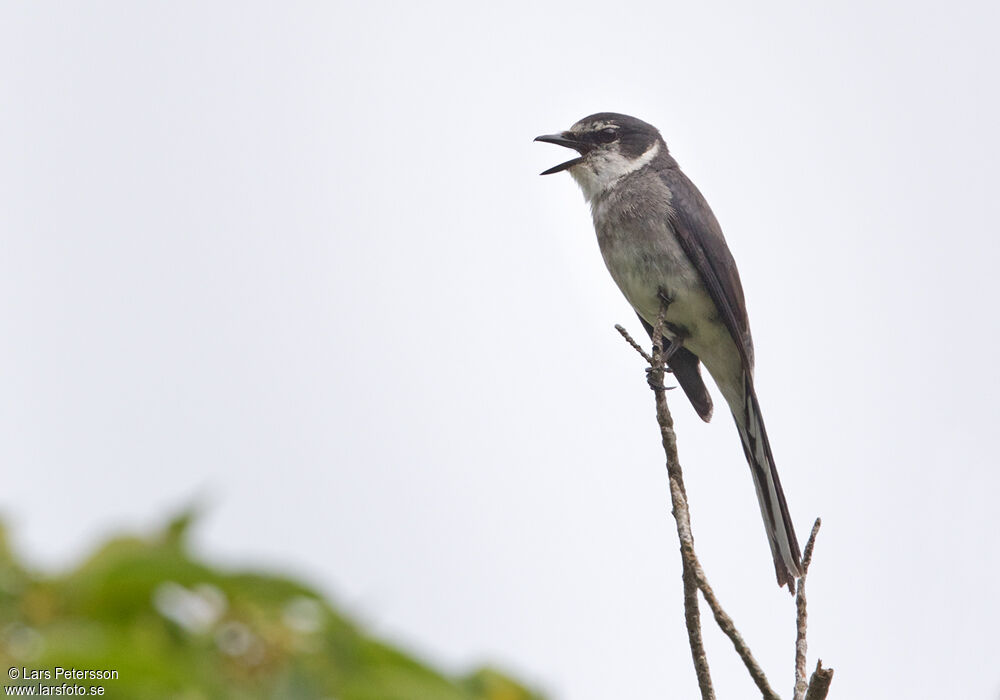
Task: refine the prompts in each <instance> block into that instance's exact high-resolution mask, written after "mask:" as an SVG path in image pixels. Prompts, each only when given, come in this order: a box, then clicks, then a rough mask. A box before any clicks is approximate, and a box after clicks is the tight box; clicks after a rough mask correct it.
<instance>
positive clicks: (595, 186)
mask: <svg viewBox="0 0 1000 700" xmlns="http://www.w3.org/2000/svg"><path fill="white" fill-rule="evenodd" d="M659 152H660V142H659V141H654V142H653V145H652V146H650V147H649V148H647V149H646V151H645V153H643V154H642V155H641V156H639V157H638V158H636V159H635V160H633V161H628V160H626V159H625V158H624V157H622V155H621V154H620V153H618V152H614V153H612V154H610V157H608V156H605V157H604V158H603V159H602V160H603V162H601V163H588V162H586V161H584V162H583V163H581V164H580V165H575V166H573V167H572V168H570V169H569V173H570V175H572V176H573V179H574V180H576V181H577V184H579V185H580V188H581V189H582V190H583V196H584V197H586V199H587V201H590V200H592V199H593V198H594V197H596V196H597V195H598V194H600V193H601V192H604V191H605V190H607V189H609V188H611V187H613V186H614V184H615V183H616V182H618V181H619V180H621V179H622V178H623V177H625V176H626V175H628V174H630V173H634V172H635V171H636V170H639V169H640V168H642V167H645V166H646V165H648V164H649V163H650V161H652V160H653V158H655V157H656V155H657V154H658V153H659ZM595 166H596V172H595Z"/></svg>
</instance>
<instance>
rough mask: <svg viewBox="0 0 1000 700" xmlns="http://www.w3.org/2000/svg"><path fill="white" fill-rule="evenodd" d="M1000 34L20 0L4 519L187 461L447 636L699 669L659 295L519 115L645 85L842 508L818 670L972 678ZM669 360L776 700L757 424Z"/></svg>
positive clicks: (641, 101)
mask: <svg viewBox="0 0 1000 700" xmlns="http://www.w3.org/2000/svg"><path fill="white" fill-rule="evenodd" d="M998 31H1000V14H998V9H997V6H996V4H995V3H986V2H982V3H950V4H943V3H923V2H917V3H914V2H905V3H904V2H879V3H860V2H856V3H850V2H849V3H825V4H823V5H822V6H815V5H814V6H806V5H805V4H802V3H792V2H789V3H785V4H777V3H752V4H750V3H728V4H727V3H668V2H659V1H658V2H650V3H645V4H644V3H627V2H625V3H612V4H608V3H581V2H573V3H551V4H539V3H518V2H505V3H495V4H494V5H493V6H490V7H486V6H480V5H479V4H476V3H467V2H441V3H433V2H432V3H410V4H403V3H395V4H377V3H370V4H369V5H368V6H367V7H365V8H361V7H358V6H349V5H348V4H347V3H318V2H317V3H295V2H293V3H242V2H241V3H235V2H234V3H204V2H149V3H130V2H94V3H56V2H48V3H46V2H31V3H15V2H8V3H4V4H3V5H0V192H2V193H3V197H2V199H3V206H2V207H0V234H2V237H0V243H2V254H0V298H2V299H3V300H4V301H3V302H2V303H0V463H2V464H3V465H4V469H3V477H4V483H3V487H2V493H0V511H2V513H3V517H4V519H5V521H6V522H7V524H8V525H9V527H11V528H12V530H13V533H12V539H13V542H14V544H15V546H16V548H17V549H18V550H19V551H20V552H22V553H23V554H24V556H26V557H28V558H29V559H30V560H31V561H33V562H35V563H37V564H38V565H39V566H42V567H45V568H47V569H49V570H53V571H55V570H58V569H59V568H60V567H65V566H68V565H70V564H72V563H73V562H75V561H78V560H79V559H80V558H81V557H83V556H84V555H85V554H86V553H87V552H88V551H89V550H90V548H91V547H93V546H94V545H95V544H96V543H98V542H99V541H101V539H102V538H104V537H105V536H107V535H108V534H110V533H112V532H117V531H119V530H121V529H123V528H124V529H134V530H139V531H147V532H148V531H152V529H153V528H155V527H156V526H157V524H158V523H160V522H162V520H163V519H164V518H166V517H167V516H168V515H169V514H170V513H171V512H173V511H174V510H175V509H177V508H179V507H181V506H182V505H184V504H186V503H188V502H191V501H192V500H199V499H200V500H202V501H204V502H205V504H206V514H205V517H204V519H203V521H202V523H201V525H200V528H199V530H198V536H197V543H196V544H197V548H198V551H199V552H200V553H202V554H203V555H205V556H207V557H211V558H212V560H213V561H220V560H221V561H224V562H226V563H227V564H229V565H233V566H252V567H255V568H262V567H267V568H274V569H278V570H281V571H289V572H291V573H293V574H295V575H300V576H302V577H304V578H305V579H306V580H307V581H310V582H311V583H313V584H314V585H315V586H317V587H318V588H319V589H321V590H322V591H324V592H325V593H327V594H328V595H330V596H331V597H332V598H333V599H334V600H336V601H338V602H339V603H340V604H342V605H343V606H345V607H346V608H347V609H348V610H350V611H353V613H354V614H355V615H357V616H358V617H359V619H361V620H363V621H364V622H365V623H366V624H368V625H370V627H371V628H372V629H373V630H374V631H375V632H377V633H378V634H380V635H383V636H385V637H387V638H388V639H390V640H392V641H394V642H397V643H400V644H402V645H404V646H405V647H407V648H410V649H415V650H418V651H419V653H420V654H421V655H422V656H423V658H425V659H426V660H428V661H429V662H431V663H433V664H435V665H438V666H440V667H443V668H445V669H447V670H449V671H454V672H462V671H465V670H467V669H469V668H470V667H472V666H474V665H476V664H479V663H482V662H485V661H489V662H491V663H497V664H500V665H502V666H504V667H505V668H507V669H508V670H510V671H512V672H514V673H516V674H517V675H519V676H520V677H521V678H524V679H526V680H528V681H529V682H531V683H533V684H535V685H536V686H537V687H539V688H540V689H542V690H544V691H545V692H547V693H548V694H549V695H550V696H551V697H552V698H553V699H557V700H571V699H572V700H606V699H607V698H638V699H641V698H664V697H685V698H686V697H694V696H695V693H696V685H695V679H694V674H693V671H692V669H691V663H690V655H689V652H688V649H687V642H686V636H685V632H684V626H683V614H682V606H681V586H680V562H679V559H678V556H677V544H676V536H675V534H674V529H673V528H674V526H673V521H672V519H671V517H670V513H669V494H668V489H667V483H666V474H665V470H664V467H663V456H662V452H661V449H660V446H659V439H658V433H657V428H656V423H655V418H654V415H653V399H652V395H651V393H650V392H649V390H648V389H647V388H646V384H645V378H644V374H643V371H642V370H643V367H642V362H641V361H640V359H639V358H638V357H637V356H636V355H635V354H634V352H633V351H632V350H630V349H629V348H628V347H626V346H625V345H624V343H623V342H622V341H621V339H620V338H619V337H618V335H617V333H615V332H614V330H613V325H614V324H615V323H623V324H625V325H626V326H627V327H629V328H631V329H632V331H633V332H634V333H635V334H636V335H637V337H638V335H639V334H640V333H641V328H640V327H639V324H638V322H637V321H636V320H635V318H634V315H633V313H632V312H631V310H630V308H629V307H628V304H627V303H626V302H625V300H624V299H623V298H622V297H621V295H620V294H619V292H618V291H617V289H616V288H615V287H614V284H613V283H612V281H611V279H610V277H609V276H608V274H607V272H606V271H605V269H604V266H603V263H602V261H601V258H600V254H599V252H598V249H597V244H596V241H595V237H594V233H593V229H592V226H591V222H590V217H589V212H588V210H587V207H586V205H585V203H584V201H583V198H582V196H581V194H580V193H579V191H578V190H577V188H576V185H575V184H574V183H573V182H572V181H571V179H570V177H569V176H568V175H566V174H561V175H557V176H553V177H547V178H540V177H538V176H537V173H538V172H540V171H541V170H543V169H545V168H547V167H549V166H551V165H554V164H555V163H558V162H560V161H561V160H563V159H565V157H566V156H565V154H564V152H562V151H561V149H558V148H556V147H555V146H550V145H546V144H538V143H533V142H532V138H533V137H534V136H536V135H538V134H542V133H550V132H553V131H558V130H560V129H564V128H566V127H568V126H569V125H570V124H572V123H573V122H574V121H576V120H577V119H579V118H580V117H582V116H585V115H587V114H590V113H592V112H597V111H618V112H625V113H628V114H632V115H634V116H637V117H640V118H642V119H645V120H647V121H649V122H651V123H653V124H655V125H656V126H658V127H659V128H660V130H661V131H662V133H663V135H664V137H665V139H666V141H667V144H668V145H669V146H670V148H671V152H672V153H673V154H674V155H675V157H676V158H677V160H678V161H679V162H680V164H681V166H682V168H683V169H684V170H685V172H687V174H688V175H689V176H690V177H691V178H692V179H693V180H694V182H695V183H696V184H697V185H698V187H699V188H700V189H701V190H702V192H703V193H704V194H705V196H706V198H707V199H708V201H709V203H710V204H711V206H712V208H713V209H714V211H715V213H716V215H717V216H718V218H719V220H720V221H721V223H722V227H723V230H724V231H725V233H726V236H727V239H728V241H729V245H730V248H731V249H732V251H733V254H734V256H735V258H736V260H737V263H738V264H739V266H740V270H741V274H742V278H743V284H744V288H745V290H746V296H747V303H748V307H749V312H750V322H751V327H752V329H753V333H754V339H755V343H756V349H757V386H758V393H759V395H760V400H761V404H762V408H763V413H764V416H765V418H766V420H767V426H768V432H769V434H770V436H771V440H772V442H773V447H774V452H775V456H776V459H777V463H778V466H779V469H780V472H781V476H782V481H783V483H784V486H785V491H786V494H787V497H788V502H789V507H790V510H791V513H792V516H793V519H794V521H795V524H796V527H797V530H798V532H799V536H800V539H801V540H803V541H804V539H805V537H806V535H807V533H808V531H809V527H810V525H811V523H812V520H813V519H814V518H815V517H816V516H817V515H820V516H822V517H823V519H824V529H823V531H822V534H821V535H820V540H819V544H818V546H817V551H816V555H815V560H814V563H813V568H812V571H811V575H810V578H809V600H810V606H811V607H810V637H809V639H810V648H809V651H810V665H813V664H815V659H816V656H817V655H818V656H820V657H822V659H823V661H824V663H825V664H826V665H829V666H833V667H834V668H835V669H836V676H835V679H834V686H833V692H832V693H831V698H833V697H838V698H886V697H898V698H908V699H910V698H928V699H930V698H933V699H940V698H962V699H963V700H964V699H965V698H988V699H990V700H995V699H996V698H998V697H1000V641H998V640H1000V637H998V635H997V633H996V629H997V627H998V625H1000V596H998V595H997V594H996V590H995V589H996V586H997V583H996V582H997V580H998V577H1000V550H998V545H997V544H996V540H997V533H998V531H1000V527H998V519H1000V516H998V509H997V505H996V501H997V494H998V492H1000V470H998V466H1000V465H998V459H997V456H996V450H997V448H996V434H997V425H998V418H1000V416H998V410H997V400H996V397H997V395H998V393H1000V371H998V369H997V365H996V357H997V343H998V341H1000V321H998V317H997V313H996V309H995V305H994V303H995V300H996V299H997V297H998V292H1000V282H998V280H997V275H996V273H995V271H996V270H997V267H998V265H1000V259H998V258H1000V245H998V243H997V240H998V239H997V224H996V222H997V221H998V220H1000V198H998V197H997V188H998V186H1000V176H998V170H997V163H998V161H1000V137H998V134H997V124H1000V99H998V95H997V85H998V83H1000V75H998V73H1000V70H998V65H1000V54H998V51H1000V50H998V48H997V42H996V37H997V35H998ZM713 390H714V387H713ZM716 397H717V401H716V403H717V406H719V405H721V400H720V399H718V395H717V393H716ZM670 398H671V407H672V409H673V412H674V416H675V419H676V422H677V432H678V440H679V446H680V454H681V459H682V462H683V464H684V467H685V470H686V472H685V473H686V478H687V485H688V493H689V497H690V499H691V508H692V517H693V524H694V533H695V537H696V540H697V543H698V549H699V552H700V554H701V557H702V562H703V564H704V566H705V568H706V570H707V573H708V575H709V578H710V579H711V581H712V583H713V585H714V586H715V589H716V591H717V593H718V594H719V596H720V598H721V599H722V601H723V603H724V605H726V606H727V609H728V610H729V612H730V614H731V615H732V616H733V617H734V618H735V620H736V622H737V624H738V626H739V628H740V629H741V631H742V633H743V635H744V636H745V637H746V638H747V639H748V641H749V642H750V643H751V645H752V647H753V649H754V652H755V654H756V655H757V656H758V658H759V659H760V661H761V663H762V664H763V666H764V668H765V669H766V670H767V671H768V673H769V675H770V677H771V680H772V683H773V684H774V685H775V686H776V687H777V688H778V689H779V690H780V691H781V692H782V693H783V694H785V695H788V696H789V697H790V695H791V693H790V689H791V686H792V682H793V678H792V659H793V653H794V647H793V641H794V606H793V604H792V602H791V600H790V599H789V597H788V595H787V593H785V592H783V591H781V590H779V589H778V588H777V586H776V585H775V583H774V577H773V567H772V563H771V557H770V554H769V552H768V548H767V543H766V539H765V536H764V531H763V527H762V525H761V523H760V516H759V512H758V506H757V503H756V499H755V496H754V491H753V486H752V482H751V480H750V475H749V473H748V470H747V467H746V464H745V462H744V458H743V453H742V450H741V448H740V445H739V439H738V437H737V434H736V430H735V428H734V426H733V425H732V421H731V420H730V419H729V417H728V416H727V415H725V412H724V411H722V410H717V411H716V413H717V415H716V418H715V420H714V421H713V422H712V423H711V424H709V425H705V424H703V423H702V422H701V421H700V420H699V419H698V418H697V417H696V416H695V414H694V412H693V410H692V409H691V408H690V406H689V405H687V403H686V402H685V401H684V399H683V397H682V396H681V395H680V392H675V393H674V394H671V397H670ZM706 642H707V645H708V649H709V655H710V662H711V664H712V668H713V670H714V674H715V680H716V685H717V691H718V694H719V697H720V698H734V697H753V696H754V692H755V691H754V688H753V685H752V683H751V681H750V680H749V678H748V677H747V675H746V674H745V672H744V671H743V670H742V667H741V666H740V663H739V661H738V659H737V658H736V656H735V655H734V654H733V653H732V651H731V649H730V648H729V643H728V641H727V640H726V639H725V638H724V637H723V636H722V634H721V633H720V632H718V631H717V630H716V629H715V628H714V627H710V626H708V627H706Z"/></svg>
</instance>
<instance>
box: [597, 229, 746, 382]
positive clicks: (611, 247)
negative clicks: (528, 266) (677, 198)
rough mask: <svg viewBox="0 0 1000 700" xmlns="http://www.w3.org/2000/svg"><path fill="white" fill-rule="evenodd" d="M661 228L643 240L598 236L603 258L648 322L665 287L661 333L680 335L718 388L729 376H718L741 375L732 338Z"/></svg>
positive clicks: (654, 315) (691, 268)
mask: <svg viewBox="0 0 1000 700" xmlns="http://www.w3.org/2000/svg"><path fill="white" fill-rule="evenodd" d="M663 233H664V232H660V236H658V237H656V239H654V240H647V241H645V242H643V241H642V240H641V239H640V240H639V241H638V242H637V241H636V238H637V237H622V238H619V237H617V236H615V237H614V240H608V239H607V238H605V240H602V241H600V242H601V253H602V255H603V256H604V262H605V264H606V265H607V267H608V271H609V272H610V273H611V277H612V278H613V279H614V281H615V283H616V284H617V285H618V288H619V289H620V290H621V291H622V294H624V295H625V298H626V299H627V300H628V302H629V303H630V304H631V305H632V307H633V308H634V309H635V310H636V312H637V313H638V314H639V315H640V316H641V317H642V318H643V320H645V321H646V322H647V323H649V324H650V325H652V326H655V325H656V322H657V317H658V316H659V313H660V309H661V304H662V302H661V299H660V291H661V290H662V291H663V292H664V293H666V295H667V296H668V297H669V298H670V299H671V301H670V304H669V306H668V307H667V315H666V321H667V323H668V324H669V325H668V327H667V328H666V329H665V333H664V335H666V336H667V338H669V339H671V340H674V339H680V340H681V342H682V343H683V344H684V346H685V347H686V348H688V349H689V350H691V352H693V353H694V354H695V355H697V356H698V357H699V358H700V359H701V361H702V362H703V363H704V364H705V367H706V369H708V371H709V373H710V374H711V375H712V376H713V378H715V380H716V383H718V384H720V388H723V387H722V386H721V385H722V384H723V383H726V384H728V383H730V382H729V381H720V379H721V378H723V377H725V378H727V379H728V378H729V377H739V376H740V367H741V364H742V363H741V359H740V355H739V352H738V350H737V348H736V344H735V342H734V341H733V339H732V336H731V335H730V334H729V329H728V328H726V325H725V323H724V322H723V321H722V319H721V318H720V316H719V312H718V310H717V309H716V307H715V303H714V302H713V301H712V298H711V297H710V296H709V294H708V291H707V290H706V289H705V286H704V285H703V284H702V281H701V277H700V276H699V275H698V273H697V271H696V270H695V269H694V266H693V265H692V264H691V263H690V261H689V260H688V259H687V256H686V255H685V254H684V253H683V250H682V249H681V247H680V245H679V244H678V243H677V242H676V241H675V240H673V236H672V235H670V236H669V238H667V237H666V236H664V235H663ZM637 243H638V244H637ZM643 243H645V245H644V244H643ZM727 389H729V387H728V386H727V387H725V388H723V393H728V392H727V391H726V390H727ZM728 398H729V397H727V399H728Z"/></svg>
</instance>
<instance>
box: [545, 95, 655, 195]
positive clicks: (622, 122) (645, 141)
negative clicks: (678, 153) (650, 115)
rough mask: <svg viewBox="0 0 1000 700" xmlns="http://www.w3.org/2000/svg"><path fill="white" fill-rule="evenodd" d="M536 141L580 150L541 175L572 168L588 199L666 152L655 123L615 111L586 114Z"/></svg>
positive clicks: (574, 177) (573, 174)
mask: <svg viewBox="0 0 1000 700" xmlns="http://www.w3.org/2000/svg"><path fill="white" fill-rule="evenodd" d="M535 141H544V142H545V143H554V144H556V145H559V146H566V147H567V148H572V149H573V150H575V151H576V152H577V153H579V154H580V156H579V157H578V158H572V159H571V160H568V161H566V162H565V163H560V164H559V165H556V166H554V167H552V168H549V169H548V170H546V171H545V172H543V173H542V175H551V174H552V173H558V172H561V171H563V170H569V173H570V175H572V176H573V179H575V180H576V181H577V182H578V183H579V184H580V187H581V188H583V192H584V195H586V197H587V199H588V200H589V199H591V198H593V197H594V196H595V195H596V194H598V193H600V192H602V191H603V190H605V189H607V188H609V187H611V186H612V185H613V184H614V183H615V182H617V181H618V180H620V179H621V178H622V177H624V176H625V175H628V174H629V173H632V172H635V171H636V170H639V169H640V168H642V167H643V166H645V165H646V164H648V163H649V162H650V161H652V160H653V158H655V157H656V156H657V154H659V153H666V152H667V145H666V144H665V143H664V142H663V138H662V137H661V136H660V132H659V131H657V130H656V127H654V126H652V125H651V124H647V123H646V122H644V121H642V120H641V119H636V118H635V117H629V116H627V115H624V114H615V113H613V112H600V113H598V114H592V115H590V116H589V117H584V118H583V119H581V120H580V121H578V122H577V123H576V124H574V125H573V126H571V127H570V128H569V129H568V130H567V131H563V132H561V133H558V134H547V135H545V136H539V137H537V138H536V139H535Z"/></svg>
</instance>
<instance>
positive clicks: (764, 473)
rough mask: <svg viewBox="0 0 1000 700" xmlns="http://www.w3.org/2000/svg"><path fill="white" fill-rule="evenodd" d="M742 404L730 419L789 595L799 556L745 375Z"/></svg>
mask: <svg viewBox="0 0 1000 700" xmlns="http://www.w3.org/2000/svg"><path fill="white" fill-rule="evenodd" d="M742 404H743V411H742V415H739V413H738V412H737V411H736V410H734V411H733V418H735V419H736V427H737V428H738V429H739V432H740V439H741V440H742V441H743V452H744V454H746V458H747V463H748V464H749V465H750V473H751V474H752V475H753V484H754V486H755V487H756V489H757V500H758V501H759V502H760V513H761V515H762V516H763V517H764V529H765V530H767V542H768V544H769V545H771V554H772V555H773V556H774V573H775V575H776V576H777V578H778V585H779V586H785V585H787V586H788V590H789V592H791V593H794V592H795V579H796V578H798V577H799V576H801V575H802V570H801V567H800V562H801V561H802V555H801V553H800V552H799V543H798V540H797V539H796V538H795V529H794V528H793V527H792V518H791V516H790V515H789V514H788V504H787V503H785V494H784V492H782V490H781V481H780V480H779V479H778V470H777V468H776V467H775V466H774V456H773V455H772V454H771V444H770V443H769V442H768V440H767V431H766V430H765V429H764V419H763V418H762V417H761V415H760V404H759V403H758V402H757V392H756V391H754V388H753V380H752V379H751V378H750V377H749V376H748V375H747V374H746V373H745V372H744V377H743V401H742ZM734 408H735V407H734Z"/></svg>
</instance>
